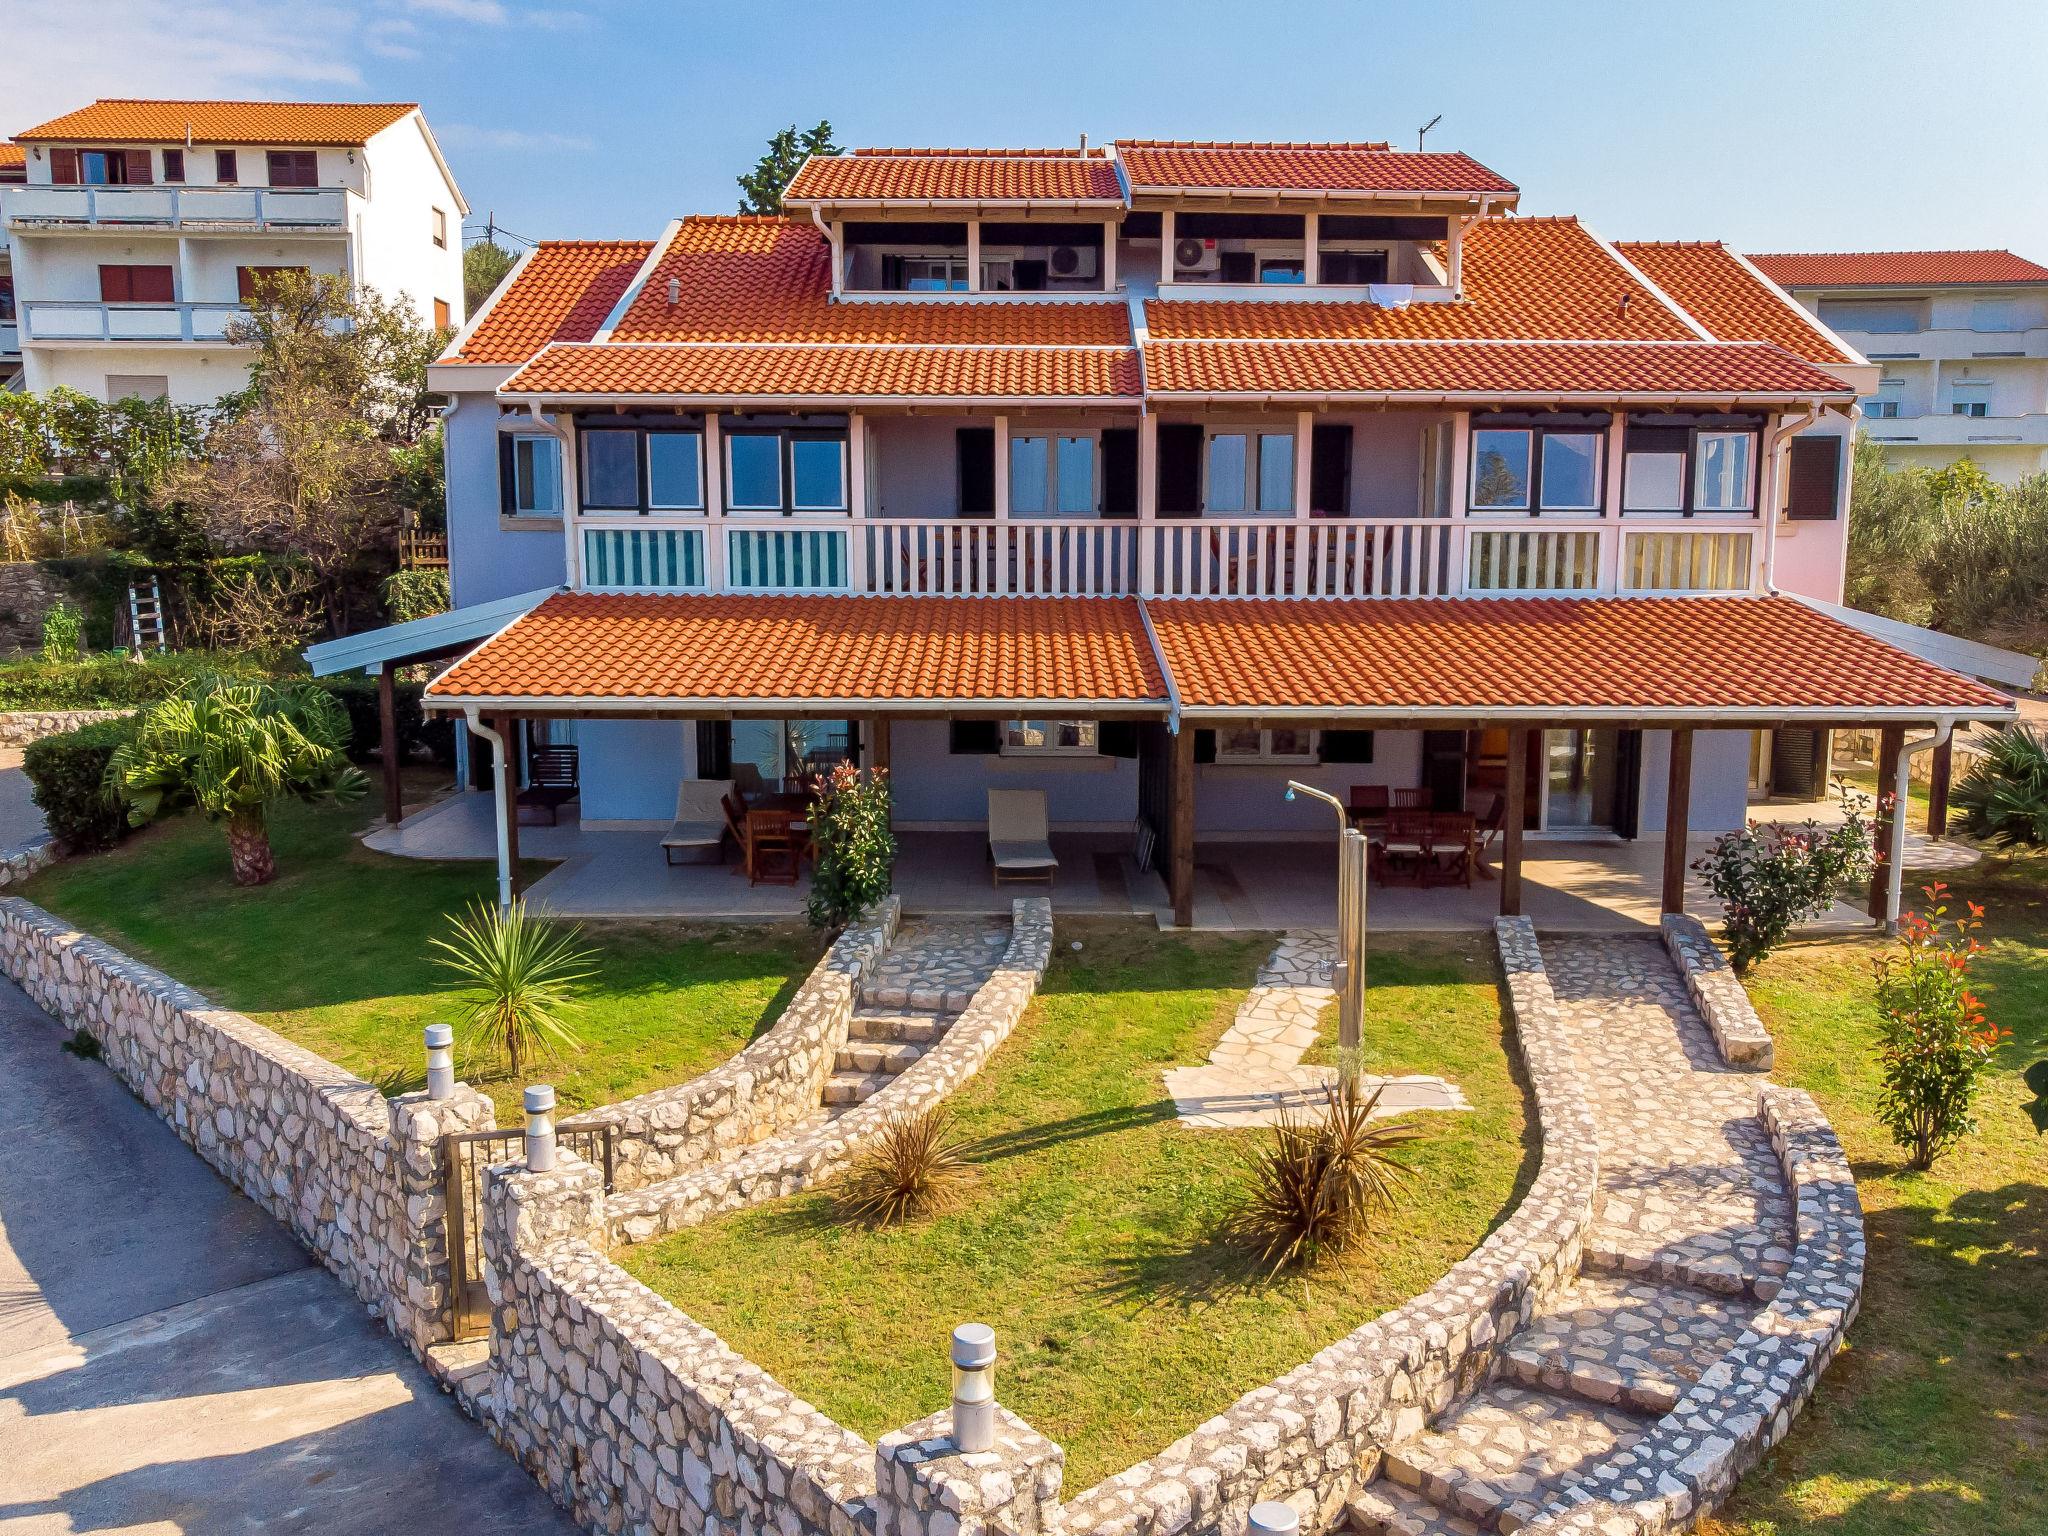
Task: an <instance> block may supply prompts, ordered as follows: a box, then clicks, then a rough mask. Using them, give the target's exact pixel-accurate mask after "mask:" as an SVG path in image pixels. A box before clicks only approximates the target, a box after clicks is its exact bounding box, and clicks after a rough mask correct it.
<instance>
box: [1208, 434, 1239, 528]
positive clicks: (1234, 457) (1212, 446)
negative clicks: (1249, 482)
mask: <svg viewBox="0 0 2048 1536" xmlns="http://www.w3.org/2000/svg"><path fill="white" fill-rule="evenodd" d="M1245 458H1246V439H1245V434H1244V433H1242V432H1216V433H1212V434H1210V437H1209V487H1208V494H1207V495H1205V496H1204V497H1203V498H1202V508H1203V510H1204V511H1208V512H1242V511H1243V510H1244V509H1245V496H1244V474H1245Z"/></svg>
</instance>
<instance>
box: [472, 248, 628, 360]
mask: <svg viewBox="0 0 2048 1536" xmlns="http://www.w3.org/2000/svg"><path fill="white" fill-rule="evenodd" d="M653 249H654V243H653V242H652V241H651V240H547V241H543V242H542V243H541V244H540V245H538V246H536V247H534V251H533V254H532V255H531V256H529V257H528V258H527V259H526V261H525V263H524V265H522V266H521V267H520V268H519V270H518V272H517V273H516V274H514V275H513V276H512V277H510V278H508V279H507V280H506V284H505V286H504V287H503V288H501V289H500V290H499V291H498V292H497V293H496V294H495V295H493V296H492V298H491V300H490V307H489V308H488V309H486V310H485V311H484V313H483V314H482V316H480V317H479V319H478V321H477V324H476V328H475V329H474V330H472V331H471V332H470V333H469V335H468V337H467V338H465V339H464V340H463V342H462V343H461V347H460V350H459V351H451V352H450V353H448V354H447V355H446V356H445V357H443V358H442V361H443V362H449V363H498V364H504V363H523V362H525V361H526V360H527V359H528V358H530V357H532V356H533V354H534V353H536V352H538V351H539V350H540V349H541V348H542V347H544V346H546V345H547V344H548V343H549V342H552V341H588V340H590V339H591V337H593V336H595V335H596V334H597V332H598V329H599V327H601V326H602V325H603V324H604V321H605V316H607V315H609V314H610V313H611V312H612V307H613V306H614V305H615V304H617V303H618V302H619V300H620V299H621V298H622V297H624V296H625V292H626V290H627V289H628V288H629V287H631V286H632V283H633V276H634V274H635V273H637V272H638V271H639V270H640V268H641V267H642V266H643V265H644V264H645V263H646V260H647V256H648V253H649V252H650V251H652V250H653Z"/></svg>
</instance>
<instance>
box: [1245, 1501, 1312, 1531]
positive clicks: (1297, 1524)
mask: <svg viewBox="0 0 2048 1536" xmlns="http://www.w3.org/2000/svg"><path fill="white" fill-rule="evenodd" d="M1300 1530H1301V1516H1299V1515H1297V1514H1296V1513H1295V1512H1294V1506H1293V1505H1291V1504H1282V1503H1280V1502H1279V1501H1278V1500H1277V1499H1268V1500H1267V1501H1266V1502H1265V1503H1263V1504H1254V1505H1253V1506H1252V1513H1251V1519H1250V1520H1249V1521H1247V1522H1246V1523H1245V1536H1296V1533H1297V1532H1299V1531H1300Z"/></svg>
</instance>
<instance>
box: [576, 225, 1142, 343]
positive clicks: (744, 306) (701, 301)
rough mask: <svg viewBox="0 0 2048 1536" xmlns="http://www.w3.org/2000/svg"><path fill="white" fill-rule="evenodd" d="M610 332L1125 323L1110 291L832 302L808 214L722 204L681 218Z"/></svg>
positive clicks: (1115, 329) (740, 335) (1003, 338)
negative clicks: (1064, 296) (734, 211)
mask: <svg viewBox="0 0 2048 1536" xmlns="http://www.w3.org/2000/svg"><path fill="white" fill-rule="evenodd" d="M671 278H673V279H674V280H675V282H676V290H677V300H676V303H674V304H673V305H671V304H670V303H669V302H668V284H669V280H670V279H671ZM612 339H613V340H615V341H777V342H782V341H830V342H879V343H909V342H933V343H955V344H975V345H996V344H1009V345H1029V346H1049V345H1069V346H1129V345H1130V342H1131V325H1130V309H1129V307H1128V306H1127V305H1126V304H1124V303H1123V302H1122V301H1121V300H1115V299H1111V300H1108V301H1096V302H1092V303H1090V302H1075V303H1052V302H1045V303H1040V302H1033V301H1025V302H1019V303H1014V304H1004V303H995V302H974V303H965V302H957V301H952V300H948V299H944V298H941V299H936V300H933V299H925V300H906V301H894V300H880V301H877V300H869V299H861V300H858V301H848V302H841V303H837V304H835V303H833V302H832V250H831V246H830V245H829V244H828V243H827V241H826V240H825V237H824V236H823V235H821V234H819V233H818V231H817V229H816V227H815V226H814V225H812V223H811V222H810V220H808V219H783V218H774V217H767V218H761V217H749V216H747V215H727V216H725V217H709V218H688V219H684V220H683V221H682V223H681V224H680V225H679V226H678V227H677V229H676V231H675V235H674V237H673V238H672V239H671V240H670V241H669V243H668V245H667V247H666V248H665V249H664V250H663V251H662V253H661V257H660V259H659V260H658V261H657V262H656V263H655V266H654V270H653V272H652V273H651V274H650V275H649V277H648V279H647V283H646V285H645V286H644V287H643V288H642V289H641V291H640V293H639V296H638V297H637V298H636V299H635V300H634V301H633V305H632V308H630V309H629V310H627V312H626V313H625V314H624V315H622V316H621V317H620V319H619V324H618V326H617V328H616V329H615V330H614V331H613V333H612Z"/></svg>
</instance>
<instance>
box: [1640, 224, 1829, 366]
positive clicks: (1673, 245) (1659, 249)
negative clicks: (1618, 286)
mask: <svg viewBox="0 0 2048 1536" xmlns="http://www.w3.org/2000/svg"><path fill="white" fill-rule="evenodd" d="M1615 249H1616V250H1618V251H1620V252H1621V254H1622V255H1624V256H1626V257H1627V258H1628V259H1629V260H1630V261H1632V262H1634V263H1635V264H1636V265H1637V266H1638V267H1640V268H1641V269H1642V271H1643V275H1644V276H1646V277H1648V278H1649V279H1650V281H1651V282H1653V283H1655V284H1656V285H1657V286H1658V287H1659V288H1661V289H1663V290H1664V292H1665V293H1667V294H1668V295H1670V297H1671V298H1672V300H1673V301H1674V302H1676V303H1677V304H1679V305H1680V306H1681V307H1683V308H1684V310H1685V312H1686V313H1687V314H1689V315H1691V316H1692V317H1693V318H1694V319H1695V320H1697V321H1699V322H1700V324H1702V325H1704V326H1705V327H1706V328H1707V329H1708V330H1709V331H1711V332H1712V333H1713V334H1714V336H1715V337H1716V339H1718V340H1721V341H1768V342H1771V343H1772V344H1773V345H1775V346H1780V347H1783V348H1784V349H1785V350H1786V351H1787V352H1790V353H1791V354H1792V355H1793V356H1794V357H1803V358H1805V359H1806V360H1807V361H1808V362H1810V363H1848V362H1852V361H1853V360H1854V359H1852V358H1851V357H1850V355H1849V354H1848V353H1847V352H1845V351H1843V350H1842V349H1841V348H1840V347H1838V346H1836V345H1835V343H1833V342H1832V341H1830V340H1828V338H1827V337H1826V336H1825V335H1823V334H1822V332H1821V331H1820V329H1819V327H1817V326H1816V325H1815V324H1814V323H1813V319H1812V317H1811V316H1809V315H1808V314H1807V313H1806V311H1805V310H1803V309H1801V308H1800V307H1799V306H1798V305H1797V304H1795V303H1793V302H1792V300H1791V299H1790V298H1789V297H1788V296H1787V295H1786V294H1784V293H1783V292H1781V291H1779V290H1778V289H1776V288H1773V287H1772V286H1771V285H1770V284H1769V283H1767V282H1765V281H1764V280H1762V279H1761V278H1759V277H1758V276H1757V275H1756V274H1755V273H1754V272H1752V271H1751V270H1750V269H1749V268H1748V267H1747V266H1745V265H1744V264H1743V262H1742V260H1741V258H1739V257H1738V256H1736V255H1735V253H1734V252H1733V251H1730V250H1729V249H1728V247H1727V246H1725V245H1722V244H1721V243H1720V242H1719V241H1712V240H1709V241H1692V240H1686V241H1630V242H1622V243H1617V244H1616V246H1615Z"/></svg>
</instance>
